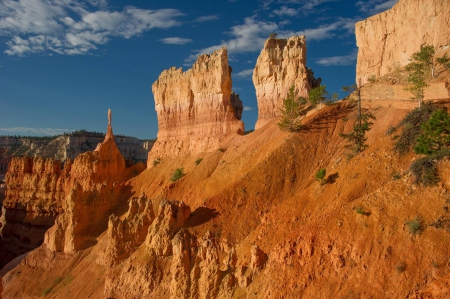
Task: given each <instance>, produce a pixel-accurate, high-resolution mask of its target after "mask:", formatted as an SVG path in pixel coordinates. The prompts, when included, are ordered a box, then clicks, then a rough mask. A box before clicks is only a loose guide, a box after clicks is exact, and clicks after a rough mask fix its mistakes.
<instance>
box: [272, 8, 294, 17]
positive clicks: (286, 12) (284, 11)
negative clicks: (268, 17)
mask: <svg viewBox="0 0 450 299" xmlns="http://www.w3.org/2000/svg"><path fill="white" fill-rule="evenodd" d="M272 13H273V14H274V15H277V16H279V17H283V16H288V17H294V16H296V15H298V11H297V10H296V9H294V8H289V7H287V6H281V8H280V9H275V10H274V11H273V12H272Z"/></svg>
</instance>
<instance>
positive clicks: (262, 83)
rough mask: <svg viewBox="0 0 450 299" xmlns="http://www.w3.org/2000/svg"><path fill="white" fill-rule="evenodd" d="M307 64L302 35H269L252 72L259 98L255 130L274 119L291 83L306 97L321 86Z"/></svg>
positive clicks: (300, 94) (278, 113)
mask: <svg viewBox="0 0 450 299" xmlns="http://www.w3.org/2000/svg"><path fill="white" fill-rule="evenodd" d="M313 74H314V73H313V72H312V71H311V70H310V69H308V68H307V67H306V40H305V36H293V37H290V38H288V39H277V38H269V39H268V40H266V42H265V44H264V48H263V49H262V51H261V54H259V57H258V60H257V61H256V66H255V69H254V71H253V84H254V85H255V89H256V98H257V100H258V121H257V122H256V125H255V129H259V128H261V127H262V126H264V125H265V124H266V123H267V122H268V121H270V120H272V119H277V118H278V117H279V116H280V115H281V114H280V108H281V107H282V104H283V99H284V98H285V97H286V94H287V92H288V91H289V88H290V87H291V86H292V85H294V86H295V89H296V93H297V95H298V96H304V97H307V96H308V92H309V90H310V89H311V88H314V87H317V86H319V85H320V81H321V80H320V78H319V80H316V79H315V78H314V76H313Z"/></svg>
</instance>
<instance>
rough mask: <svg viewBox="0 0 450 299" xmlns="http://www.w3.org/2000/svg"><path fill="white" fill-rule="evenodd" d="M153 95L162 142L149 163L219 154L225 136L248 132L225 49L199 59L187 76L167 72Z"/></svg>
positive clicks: (155, 85)
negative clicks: (197, 155) (233, 86)
mask: <svg viewBox="0 0 450 299" xmlns="http://www.w3.org/2000/svg"><path fill="white" fill-rule="evenodd" d="M152 91H153V95H154V98H155V110H156V113H157V116H158V139H157V141H156V143H155V145H154V147H153V148H152V150H151V152H150V154H149V160H148V161H153V158H150V157H164V156H168V155H184V154H195V153H200V152H208V151H211V150H216V149H217V148H218V147H219V145H220V143H221V142H222V141H223V139H224V137H225V136H226V135H227V134H230V133H243V131H244V124H243V122H242V121H240V118H241V115H242V110H243V106H242V102H241V100H240V99H239V95H237V94H235V93H233V92H232V82H231V67H230V66H229V65H228V54H227V50H226V48H222V49H220V50H217V51H215V52H214V53H212V54H210V55H207V54H203V55H200V56H199V57H198V59H197V61H196V62H195V63H194V65H193V66H192V68H191V69H189V70H187V71H185V72H183V71H182V69H181V68H178V69H177V68H175V67H172V68H170V69H168V70H165V71H163V72H162V73H161V75H160V76H159V78H158V80H157V81H156V82H154V83H153V85H152ZM149 163H150V162H149ZM149 166H151V165H149Z"/></svg>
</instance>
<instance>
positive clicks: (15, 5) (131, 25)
mask: <svg viewBox="0 0 450 299" xmlns="http://www.w3.org/2000/svg"><path fill="white" fill-rule="evenodd" d="M396 2H397V0H367V1H350V0H229V1H227V0H214V1H211V0H208V1H206V0H201V1H181V0H172V1H160V0H152V1H148V0H147V1H144V0H136V1H119V0H1V1H0V135H39V136H43V135H55V134H60V133H62V132H68V131H70V130H77V129H86V130H90V131H99V132H104V131H105V130H106V124H107V110H108V108H111V109H112V110H113V128H114V133H116V134H124V135H130V136H135V137H138V138H142V139H148V138H155V137H156V134H157V119H156V113H155V111H154V101H153V94H152V92H151V85H152V83H153V82H154V81H156V80H157V78H158V76H159V74H160V73H161V72H162V71H163V70H164V69H168V68H170V67H172V66H176V67H183V69H184V70H186V69H188V68H190V66H191V65H192V63H193V62H194V61H195V59H196V56H197V55H198V54H201V53H210V52H212V51H214V50H215V49H217V48H220V47H222V46H227V48H228V52H229V59H230V62H229V63H230V65H231V66H232V68H233V76H232V79H233V89H234V90H235V91H236V92H237V93H239V94H240V98H241V100H242V101H243V103H244V107H245V108H244V113H243V118H242V119H243V121H244V123H245V128H246V130H248V129H253V128H254V125H255V122H256V119H257V103H256V96H255V89H254V86H253V83H252V80H251V75H252V69H253V68H254V66H255V63H256V59H257V57H258V55H259V53H260V51H261V49H262V46H263V44H264V41H265V40H266V39H267V37H268V35H269V33H271V32H276V33H278V37H279V38H286V37H289V36H292V35H302V34H304V35H306V40H307V48H308V52H307V66H308V67H310V68H312V70H313V71H314V72H315V75H316V77H322V79H323V81H322V84H324V85H326V86H327V90H328V91H329V92H330V93H332V92H339V90H340V87H341V86H343V85H349V84H353V83H354V81H355V79H354V78H355V68H356V53H357V47H356V42H355V37H354V24H355V22H357V21H359V20H362V19H365V18H367V17H369V16H371V15H374V14H376V13H379V12H381V11H384V10H386V9H389V8H390V7H392V6H393V5H394V4H395V3H396ZM340 94H341V96H343V95H344V94H343V93H342V92H341V93H340Z"/></svg>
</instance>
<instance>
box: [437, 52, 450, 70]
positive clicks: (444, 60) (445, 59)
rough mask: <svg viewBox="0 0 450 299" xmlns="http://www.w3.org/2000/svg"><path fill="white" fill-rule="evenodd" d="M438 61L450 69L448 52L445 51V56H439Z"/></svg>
mask: <svg viewBox="0 0 450 299" xmlns="http://www.w3.org/2000/svg"><path fill="white" fill-rule="evenodd" d="M436 61H437V62H438V63H439V64H441V65H442V66H443V67H445V68H446V69H447V70H450V57H448V55H447V53H445V54H444V56H442V57H439V58H437V59H436Z"/></svg>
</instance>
